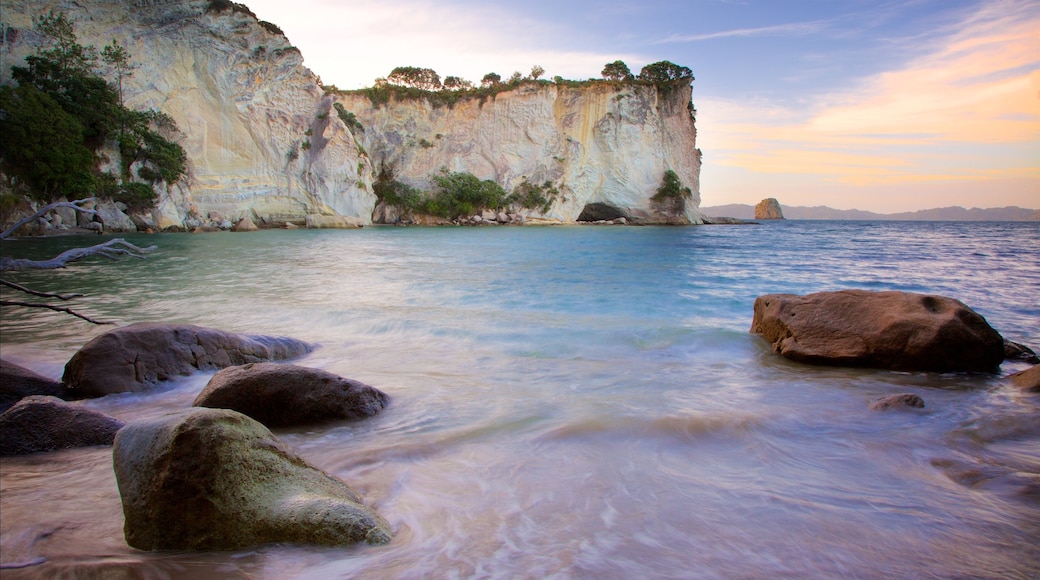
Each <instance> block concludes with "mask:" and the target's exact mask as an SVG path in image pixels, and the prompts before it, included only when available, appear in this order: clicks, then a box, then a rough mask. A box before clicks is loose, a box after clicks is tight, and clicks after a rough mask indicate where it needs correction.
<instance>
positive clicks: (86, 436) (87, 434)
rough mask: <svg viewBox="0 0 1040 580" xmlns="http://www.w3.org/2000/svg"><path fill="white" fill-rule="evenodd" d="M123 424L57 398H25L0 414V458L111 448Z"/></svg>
mask: <svg viewBox="0 0 1040 580" xmlns="http://www.w3.org/2000/svg"><path fill="white" fill-rule="evenodd" d="M122 426H123V422H122V421H119V420H118V419H114V418H112V417H109V416H108V415H105V414H104V413H100V412H98V411H94V410H91V409H84V408H82V407H78V406H76V405H72V404H69V403H66V402H65V401H62V400H61V399H59V398H57V397H47V396H39V395H33V396H30V397H25V398H24V399H22V400H21V401H19V402H18V404H16V405H15V406H13V407H11V408H10V409H8V410H7V411H6V412H4V414H3V415H0V455H25V454H28V453H39V452H41V451H57V450H58V449H71V448H73V447H90V446H92V445H111V444H112V440H113V439H115V436H116V431H119V429H120V428H121V427H122Z"/></svg>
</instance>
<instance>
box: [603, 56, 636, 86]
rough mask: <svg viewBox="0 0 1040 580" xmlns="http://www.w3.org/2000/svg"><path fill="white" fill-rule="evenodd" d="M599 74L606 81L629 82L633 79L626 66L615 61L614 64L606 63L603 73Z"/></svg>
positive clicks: (622, 62)
mask: <svg viewBox="0 0 1040 580" xmlns="http://www.w3.org/2000/svg"><path fill="white" fill-rule="evenodd" d="M599 74H601V75H603V78H605V79H607V80H608V81H615V82H618V81H631V80H633V79H634V78H635V77H633V76H632V71H631V70H630V69H629V68H628V65H627V64H625V62H624V61H621V60H615V61H614V62H610V63H607V64H606V66H604V67H603V71H602V72H600V73H599Z"/></svg>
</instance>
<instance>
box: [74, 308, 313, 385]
mask: <svg viewBox="0 0 1040 580" xmlns="http://www.w3.org/2000/svg"><path fill="white" fill-rule="evenodd" d="M311 349H312V347H311V345H309V344H307V343H305V342H303V341H300V340H296V339H293V338H283V337H267V336H249V335H244V334H235V333H232V332H224V331H222V330H215V329H212V328H203V327H200V326H193V325H189V324H180V325H177V324H153V323H140V324H132V325H130V326H125V327H123V328H118V329H116V330H113V331H110V332H107V333H105V334H102V335H101V336H98V337H97V338H95V339H93V340H91V341H90V342H88V343H87V344H86V345H84V346H83V348H81V349H80V350H79V351H78V352H77V353H76V354H75V355H73V356H72V358H71V359H70V360H69V362H68V363H67V364H66V365H65V374H64V376H63V377H62V378H63V380H64V382H65V384H66V385H68V388H69V389H70V391H71V392H73V393H76V394H77V395H79V396H83V397H100V396H104V395H109V394H112V393H125V392H138V391H145V390H148V389H151V388H153V387H155V386H156V385H158V384H159V383H160V382H162V381H165V380H168V379H171V378H173V377H176V376H182V375H189V374H191V373H193V372H196V371H199V370H209V369H222V368H224V367H229V366H233V365H241V364H246V363H251V362H262V361H269V360H284V359H290V358H294V357H298V356H301V355H303V354H306V353H307V352H310V350H311Z"/></svg>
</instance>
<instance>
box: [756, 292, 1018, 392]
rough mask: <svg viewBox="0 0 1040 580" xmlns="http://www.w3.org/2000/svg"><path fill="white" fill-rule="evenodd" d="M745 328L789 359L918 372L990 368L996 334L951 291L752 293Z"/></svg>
mask: <svg viewBox="0 0 1040 580" xmlns="http://www.w3.org/2000/svg"><path fill="white" fill-rule="evenodd" d="M751 332H753V333H757V334H761V335H762V336H763V337H764V338H765V339H766V340H768V341H769V342H771V343H772V344H773V350H775V351H776V352H778V353H780V354H781V355H783V356H784V357H786V358H789V359H791V360H795V361H799V362H803V363H809V364H820V365H836V366H857V367H872V368H884V369H896V370H919V371H938V372H947V371H993V370H995V369H996V368H997V367H998V366H999V365H1000V363H1001V362H1002V361H1003V360H1004V339H1003V338H1002V337H1001V336H1000V334H999V333H997V331H996V330H993V328H992V327H990V325H989V324H988V323H987V322H986V319H985V318H983V317H982V316H981V315H979V314H978V313H976V312H975V311H974V310H972V309H971V308H968V307H967V306H965V305H964V303H962V302H960V301H959V300H955V299H953V298H947V297H944V296H933V295H925V294H914V293H910V292H893V291H890V292H871V291H866V290H841V291H837V292H819V293H816V294H808V295H805V296H798V295H794V294H769V295H766V296H759V297H758V298H757V299H756V300H755V315H754V320H753V321H752V323H751Z"/></svg>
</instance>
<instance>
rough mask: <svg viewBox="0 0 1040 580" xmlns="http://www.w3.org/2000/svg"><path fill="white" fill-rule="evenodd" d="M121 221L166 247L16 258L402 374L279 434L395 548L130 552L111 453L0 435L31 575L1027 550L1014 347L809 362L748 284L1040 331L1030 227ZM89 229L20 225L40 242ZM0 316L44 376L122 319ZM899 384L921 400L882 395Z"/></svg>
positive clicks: (123, 302)
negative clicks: (379, 405) (842, 363)
mask: <svg viewBox="0 0 1040 580" xmlns="http://www.w3.org/2000/svg"><path fill="white" fill-rule="evenodd" d="M128 238H129V239H131V240H132V241H135V242H137V243H140V244H143V245H147V244H155V245H157V246H158V249H157V250H156V251H155V252H154V253H153V254H152V255H151V256H150V257H149V258H148V259H146V260H127V259H124V260H121V261H119V262H107V261H91V262H88V263H82V264H79V265H76V266H73V267H71V268H68V269H67V270H64V271H61V272H58V273H55V272H48V273H23V274H19V275H17V277H16V278H15V277H14V276H11V277H12V278H14V279H15V280H16V281H19V282H21V283H24V284H26V285H30V286H34V287H37V288H39V289H54V290H59V289H60V290H61V291H64V292H70V291H77V292H82V293H84V294H87V295H88V297H87V298H85V299H80V300H79V301H77V303H76V304H77V308H79V309H80V310H82V311H83V312H84V313H88V314H90V315H92V316H96V317H98V318H104V319H110V320H116V321H119V322H120V323H130V322H139V321H146V320H152V321H164V322H186V323H193V324H199V325H204V326H212V327H216V328H222V329H225V330H232V331H238V332H246V333H262V334H275V335H288V336H294V337H297V338H301V339H304V340H308V341H311V342H315V343H318V344H320V345H321V347H320V348H319V349H318V350H317V351H315V352H314V353H313V354H311V355H308V356H307V357H306V358H304V359H302V360H301V361H297V362H298V363H299V364H304V365H308V366H315V367H320V368H322V369H325V370H328V371H331V372H335V373H337V374H340V375H343V376H346V377H349V378H354V379H358V380H361V381H364V382H366V383H369V384H371V385H374V386H376V387H379V388H381V389H382V390H384V391H386V392H387V393H389V394H390V395H391V396H392V397H393V403H392V405H391V406H390V407H389V408H388V409H387V410H386V411H384V413H383V414H382V415H380V416H379V417H377V418H375V419H373V420H369V421H364V422H358V423H340V424H333V425H328V426H322V427H319V428H312V429H297V430H290V431H282V432H279V435H280V436H281V437H283V438H284V439H285V440H286V441H288V442H289V443H290V444H292V445H293V446H295V447H296V448H297V449H299V450H300V451H301V453H302V454H303V455H304V456H306V457H307V458H308V459H309V460H310V461H312V463H314V464H316V465H318V466H320V467H322V468H323V469H325V470H327V471H329V472H331V473H334V474H335V475H337V476H339V477H341V478H342V479H344V480H345V481H347V482H348V483H349V484H350V485H351V486H352V487H354V488H355V489H356V490H358V491H359V492H360V493H361V494H362V495H363V496H364V498H365V500H366V502H367V503H369V504H370V505H373V506H374V507H376V509H377V510H378V511H379V512H380V513H381V514H382V515H383V516H384V517H386V519H387V520H388V521H389V522H390V523H391V525H392V526H393V527H394V529H395V532H396V537H395V540H394V541H393V542H392V543H391V544H390V545H389V546H383V547H367V546H358V547H351V548H344V549H328V548H308V547H288V546H265V547H260V548H256V549H253V550H247V551H243V552H241V553H217V554H190V555H189V554H146V553H141V552H137V551H134V550H131V549H130V548H128V547H126V545H125V543H124V542H123V540H122V533H121V526H122V514H121V512H120V508H119V500H118V492H117V491H116V490H115V489H114V479H113V478H112V475H111V466H110V461H111V459H110V453H108V451H107V450H103V449H102V450H98V449H91V450H85V451H84V450H76V451H67V452H61V453H57V454H51V455H41V456H35V457H32V458H20V459H11V458H9V459H4V460H2V463H0V465H2V467H3V469H2V482H3V494H2V497H0V501H2V506H0V507H2V510H3V514H4V515H3V518H2V519H0V532H2V540H3V554H2V557H0V561H3V562H12V561H20V560H28V559H31V558H34V557H44V558H47V559H48V561H47V562H46V563H45V564H42V565H39V566H35V567H30V568H25V569H22V570H21V571H20V572H17V573H19V574H25V575H30V576H31V575H38V574H45V575H51V574H54V573H60V572H67V573H74V574H78V573H85V572H87V571H91V572H95V571H97V570H107V571H110V569H120V570H132V571H134V573H139V574H145V575H162V576H167V577H199V576H200V575H201V576H205V575H207V574H210V575H213V576H227V575H232V576H234V575H236V574H238V575H242V576H244V577H263V578H287V577H296V578H329V577H355V576H361V577H387V578H398V577H405V578H410V577H431V576H432V577H532V578H533V577H545V576H557V577H617V578H619V577H625V578H627V577H633V576H636V577H638V576H649V577H707V578H711V577H719V578H729V577H774V576H786V577H806V576H813V577H819V576H831V577H833V576H859V577H877V576H888V577H904V576H939V577H949V576H970V577H1011V578H1015V577H1021V578H1027V577H1034V576H1036V575H1038V574H1040V553H1038V549H1037V548H1036V538H1038V537H1040V421H1038V420H1037V413H1038V411H1040V399H1038V398H1037V397H1035V396H1033V397H1030V396H1026V395H1023V394H1021V393H1019V392H1017V391H1016V390H1015V389H1013V388H1012V387H1010V386H1009V385H1007V384H1005V383H1004V382H1003V381H1002V380H1000V377H999V376H997V375H993V376H991V375H970V374H946V375H938V374H928V373H892V372H883V371H873V370H862V369H834V368H816V367H808V366H802V365H798V364H794V363H790V362H787V361H784V360H782V359H780V358H778V357H777V356H775V355H774V354H773V353H772V352H771V351H770V349H769V346H768V345H767V344H765V343H764V341H762V340H761V339H760V338H758V337H756V336H753V335H750V334H748V327H749V326H750V324H751V316H752V303H753V302H754V299H755V297H756V296H758V295H761V294H766V293H773V292H794V293H807V292H814V291H819V290H834V289H840V288H867V289H878V290H880V289H896V290H907V291H915V292H930V293H937V294H944V295H948V296H953V297H956V298H959V299H961V300H962V301H964V302H966V303H967V304H969V305H970V306H972V307H973V308H975V309H976V310H978V311H979V312H980V313H982V314H983V315H984V316H985V317H986V318H987V320H989V322H990V323H991V324H992V325H993V326H994V327H995V328H997V330H999V331H1000V332H1001V333H1002V334H1003V335H1004V336H1005V337H1007V338H1009V339H1011V340H1014V341H1017V342H1021V343H1024V344H1027V345H1031V346H1033V347H1034V348H1036V347H1040V300H1038V299H1037V297H1038V296H1040V251H1038V250H1036V248H1038V247H1040V225H1037V224H1033V223H1003V224H1001V223H936V222H916V223H913V222H911V223H907V222H899V223H871V222H813V221H787V222H780V223H768V224H764V225H760V226H711V227H670V228H669V227H559V228H556V227H552V228H550V227H546V228H537V227H528V228H513V227H502V228H389V227H387V228H365V229H363V230H357V231H265V232H258V233H255V234H206V235H156V236H128ZM87 241H92V240H89V239H85V238H78V239H77V238H62V239H48V240H26V241H15V242H11V243H5V245H4V246H3V251H4V252H5V253H18V254H19V255H35V256H39V257H45V256H50V255H53V254H54V253H56V252H57V251H60V249H63V248H64V247H71V246H73V245H82V244H83V243H85V242H87ZM4 296H5V297H6V296H10V294H8V293H7V291H5V293H4ZM2 314H3V319H2V327H0V330H2V333H3V336H2V338H3V340H2V343H0V345H2V349H3V356H4V357H5V358H7V359H10V360H12V361H14V362H17V363H19V364H23V365H24V366H28V367H30V368H33V369H34V370H36V371H38V372H41V373H43V374H46V375H49V376H52V377H55V378H57V377H59V376H60V375H61V371H62V366H63V365H64V362H65V361H66V360H68V358H69V357H70V356H71V355H72V354H73V353H74V352H75V350H76V349H77V348H79V346H81V345H82V344H83V343H84V342H86V340H88V339H89V337H90V336H92V335H94V334H97V333H99V332H103V331H104V328H97V327H91V326H89V325H86V324H84V323H80V322H78V321H75V320H74V319H72V318H69V317H66V316H62V315H59V314H51V313H41V312H32V313H25V312H22V311H18V310H15V309H4V310H3V312H2ZM1022 368H1025V367H1024V366H1021V365H1018V366H1016V364H1014V363H1006V364H1005V365H1004V369H1003V371H1004V372H1005V373H1006V372H1011V371H1014V370H1020V369H1022ZM209 376H211V375H209V374H200V375H196V376H193V377H187V378H185V379H182V380H178V381H175V382H173V383H172V384H171V385H170V387H169V388H168V389H166V390H163V391H162V392H157V393H153V394H147V395H118V396H112V397H106V398H104V399H98V400H94V401H88V402H84V403H82V404H84V405H86V406H90V407H92V408H97V409H100V410H102V411H104V412H107V413H109V414H112V415H115V416H117V417H119V418H121V419H123V420H128V421H129V420H133V419H135V418H140V417H145V416H151V415H156V414H160V413H163V412H165V411H167V410H169V409H173V408H178V407H182V406H186V405H189V404H190V403H191V400H192V399H193V398H194V396H195V394H197V393H198V391H200V390H201V389H202V387H203V386H204V385H205V383H206V381H207V380H208V379H209ZM902 392H913V393H916V394H918V395H920V396H921V397H922V398H923V399H924V400H925V404H926V407H925V409H923V410H922V411H915V412H895V413H877V412H870V411H868V410H867V406H868V405H869V403H870V401H871V400H873V399H875V398H877V397H880V396H883V395H886V394H892V393H902ZM84 486H85V487H86V488H88V489H90V490H91V493H90V494H86V497H85V494H83V493H82V489H83V488H84ZM40 505H48V506H53V509H49V510H46V511H45V512H44V513H41V511H40V510H39V509H38V508H39V506H40ZM51 530H54V531H53V533H49V535H45V537H40V536H41V534H46V533H48V532H51ZM7 572H8V571H7V570H5V577H6V576H7Z"/></svg>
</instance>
